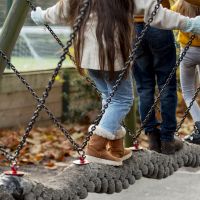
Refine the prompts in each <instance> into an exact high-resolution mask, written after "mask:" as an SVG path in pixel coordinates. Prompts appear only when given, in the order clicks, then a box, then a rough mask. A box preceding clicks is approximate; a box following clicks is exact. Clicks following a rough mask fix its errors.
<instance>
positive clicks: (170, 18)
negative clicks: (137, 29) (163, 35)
mask: <svg viewBox="0 0 200 200" xmlns="http://www.w3.org/2000/svg"><path fill="white" fill-rule="evenodd" d="M156 4H157V0H134V6H135V8H134V15H135V14H136V15H140V14H143V15H144V21H145V22H146V23H147V22H148V19H149V18H150V17H151V13H152V12H153V11H154V9H155V6H156ZM188 19H189V18H188V17H185V16H183V15H181V14H179V13H176V12H173V11H171V10H169V9H167V8H163V6H162V5H160V8H159V9H158V11H157V14H156V16H155V17H154V19H153V22H152V23H151V26H153V27H156V28H160V29H166V30H173V29H179V30H183V29H185V27H186V25H187V21H188Z"/></svg>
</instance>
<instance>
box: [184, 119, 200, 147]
mask: <svg viewBox="0 0 200 200" xmlns="http://www.w3.org/2000/svg"><path fill="white" fill-rule="evenodd" d="M184 140H185V141H186V142H189V143H192V144H200V121H197V122H195V123H194V130H193V132H192V133H191V135H188V136H186V137H185V138H184Z"/></svg>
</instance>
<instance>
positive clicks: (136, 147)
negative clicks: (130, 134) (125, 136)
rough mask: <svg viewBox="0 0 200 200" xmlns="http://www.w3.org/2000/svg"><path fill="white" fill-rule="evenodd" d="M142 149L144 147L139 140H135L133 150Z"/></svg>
mask: <svg viewBox="0 0 200 200" xmlns="http://www.w3.org/2000/svg"><path fill="white" fill-rule="evenodd" d="M142 149H143V148H142V147H141V146H140V144H139V142H138V140H135V141H134V142H133V148H132V150H133V151H139V150H142Z"/></svg>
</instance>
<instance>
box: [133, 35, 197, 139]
mask: <svg viewBox="0 0 200 200" xmlns="http://www.w3.org/2000/svg"><path fill="white" fill-rule="evenodd" d="M194 39H195V35H192V36H191V38H190V40H189V42H188V43H187V45H186V46H185V48H184V50H183V52H182V53H181V56H180V57H179V59H178V61H177V63H176V65H175V67H174V68H173V69H172V71H171V73H170V75H169V77H168V78H167V80H166V82H165V84H164V86H163V87H162V89H161V90H160V92H159V94H158V96H157V98H156V100H155V101H154V104H153V105H152V107H151V109H150V110H149V112H148V113H147V116H146V117H145V119H144V121H143V122H142V126H141V128H140V129H139V130H138V131H137V132H136V134H131V135H132V137H133V139H134V140H136V139H137V138H138V137H139V136H140V135H141V133H142V130H143V129H144V127H145V125H146V124H147V123H148V120H149V119H150V117H151V114H152V112H153V111H154V110H155V108H156V106H157V103H158V101H159V100H160V97H161V95H162V93H163V92H164V90H165V89H166V87H167V86H168V85H169V83H170V81H171V79H172V78H173V76H174V75H175V74H176V70H177V68H178V67H179V65H180V63H181V62H182V60H183V58H184V57H185V55H186V53H187V51H188V49H189V48H190V46H191V44H192V41H193V40H194ZM194 100H195V99H194ZM193 102H194V101H193ZM192 104H193V103H192ZM191 107H192V105H191ZM191 107H190V108H191ZM189 110H190V109H189ZM189 110H188V112H187V115H188V113H189ZM187 115H185V116H184V118H186V117H187ZM184 120H185V119H184ZM184 120H183V121H184ZM182 123H183V122H182ZM182 123H181V125H182ZM181 125H179V126H178V128H177V130H176V133H177V132H178V130H179V129H180V127H181Z"/></svg>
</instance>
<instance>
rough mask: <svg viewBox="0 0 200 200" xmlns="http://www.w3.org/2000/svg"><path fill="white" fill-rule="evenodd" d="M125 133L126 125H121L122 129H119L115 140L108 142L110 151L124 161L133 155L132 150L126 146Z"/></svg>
mask: <svg viewBox="0 0 200 200" xmlns="http://www.w3.org/2000/svg"><path fill="white" fill-rule="evenodd" d="M125 135H126V130H125V128H124V127H121V129H120V130H118V131H117V134H116V137H115V140H110V141H109V143H108V151H109V152H110V153H111V154H112V155H113V156H115V157H117V158H120V159H121V160H122V161H124V160H127V159H129V158H130V157H131V156H132V151H131V150H130V149H126V148H124V141H123V138H124V136H125Z"/></svg>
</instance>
